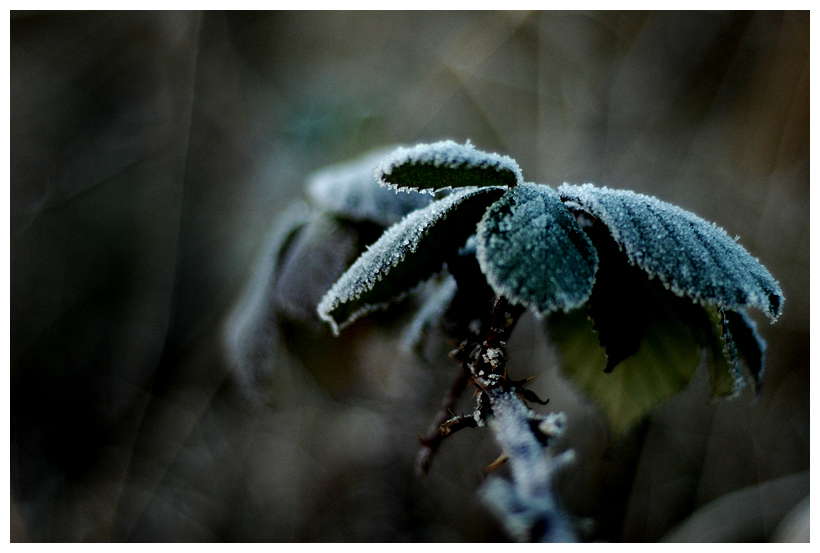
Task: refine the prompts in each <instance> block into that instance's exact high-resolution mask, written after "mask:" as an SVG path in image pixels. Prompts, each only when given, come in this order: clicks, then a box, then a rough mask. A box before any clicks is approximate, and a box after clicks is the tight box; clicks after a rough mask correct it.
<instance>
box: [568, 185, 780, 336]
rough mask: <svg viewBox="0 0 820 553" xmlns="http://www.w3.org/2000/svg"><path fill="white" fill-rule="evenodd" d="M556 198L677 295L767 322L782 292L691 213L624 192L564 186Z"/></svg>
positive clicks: (719, 231)
mask: <svg viewBox="0 0 820 553" xmlns="http://www.w3.org/2000/svg"><path fill="white" fill-rule="evenodd" d="M558 192H559V193H560V194H561V199H562V200H564V201H565V202H568V205H570V206H574V207H576V208H579V209H581V210H583V211H584V212H586V213H588V214H590V215H592V216H593V217H596V218H597V219H600V220H601V221H602V222H603V223H604V224H605V225H606V226H607V227H608V228H609V231H610V232H611V233H612V237H613V238H614V239H615V241H616V242H617V243H618V244H619V246H620V247H621V248H623V250H624V251H625V252H626V254H627V256H628V257H629V261H630V262H631V263H633V264H634V265H637V266H638V267H640V268H641V269H643V270H644V271H646V272H647V274H649V275H650V276H657V277H658V278H660V279H661V281H662V282H663V283H664V285H666V286H667V287H668V288H669V289H671V290H672V291H673V292H675V293H676V294H678V295H680V296H684V295H685V296H688V297H690V298H693V299H696V300H701V301H705V302H709V303H712V304H714V305H716V306H718V307H722V308H726V309H730V310H733V311H738V310H740V309H741V308H743V307H747V306H755V307H758V308H759V309H761V310H763V311H764V312H766V313H767V314H768V315H769V317H770V318H771V319H772V320H775V319H776V318H777V317H778V316H779V315H780V310H781V306H782V303H783V293H782V292H781V290H780V286H779V284H778V283H777V281H776V280H774V278H773V277H772V275H771V274H770V273H769V272H768V271H767V270H766V268H765V267H763V265H761V264H760V263H759V262H758V260H757V259H755V258H753V257H752V256H750V255H749V253H748V252H747V251H746V250H745V249H743V247H742V246H740V245H739V244H738V243H737V242H735V241H734V240H732V239H731V238H730V237H729V236H728V235H727V234H726V232H725V231H724V230H723V229H721V228H719V227H717V226H715V225H714V224H713V223H708V222H707V221H705V220H703V219H701V218H700V217H698V216H696V215H695V214H693V213H690V212H688V211H685V210H683V209H681V208H679V207H676V206H673V205H671V204H668V203H666V202H662V201H660V200H658V199H656V198H652V197H650V196H644V195H643V194H636V193H634V192H630V191H626V190H610V189H607V188H596V187H594V186H592V185H590V184H585V185H583V186H570V185H566V184H565V185H563V186H561V187H560V188H559V189H558Z"/></svg>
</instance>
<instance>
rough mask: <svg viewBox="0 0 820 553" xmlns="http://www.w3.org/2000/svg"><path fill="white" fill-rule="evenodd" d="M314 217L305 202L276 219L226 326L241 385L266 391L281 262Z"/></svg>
mask: <svg viewBox="0 0 820 553" xmlns="http://www.w3.org/2000/svg"><path fill="white" fill-rule="evenodd" d="M315 216H316V213H315V212H313V211H312V210H311V209H310V208H309V207H308V206H307V204H305V203H304V202H296V203H294V204H292V205H291V206H290V207H289V208H288V209H287V210H286V211H285V212H284V213H282V214H281V215H280V216H279V218H278V219H277V221H276V224H275V225H274V227H273V229H272V230H271V233H270V235H269V238H268V241H267V244H266V245H265V249H264V252H263V254H262V255H261V256H260V257H259V262H258V264H257V265H256V268H255V270H254V273H253V277H252V280H251V282H250V284H249V286H248V288H247V290H246V291H245V294H244V296H243V298H242V300H241V301H240V302H238V303H237V307H236V309H235V310H234V311H233V313H232V314H231V315H230V317H229V318H228V320H227V323H226V325H225V330H224V340H225V342H224V343H225V347H226V349H227V353H228V357H229V359H230V361H231V362H230V365H231V367H232V369H233V370H234V372H235V373H236V375H237V377H238V378H239V379H240V381H242V382H244V383H245V384H246V385H248V386H250V387H251V388H257V389H260V388H263V387H265V386H266V384H267V383H268V382H269V381H270V377H271V375H272V373H273V368H274V367H273V359H274V358H275V350H276V342H277V340H278V339H279V331H278V328H277V322H276V304H275V301H274V291H275V288H276V280H277V278H278V275H279V270H280V268H281V263H282V260H283V258H284V257H285V256H286V254H287V252H288V250H289V249H290V246H291V245H292V243H293V242H294V238H295V237H296V236H298V233H299V231H300V230H302V229H303V227H304V226H305V225H306V224H307V223H308V221H310V219H311V218H312V217H315Z"/></svg>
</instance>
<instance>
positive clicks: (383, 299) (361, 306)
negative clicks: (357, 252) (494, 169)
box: [318, 187, 504, 334]
mask: <svg viewBox="0 0 820 553" xmlns="http://www.w3.org/2000/svg"><path fill="white" fill-rule="evenodd" d="M503 192H504V188H501V187H487V188H472V189H467V190H461V191H458V192H455V193H453V194H451V195H449V196H447V197H445V198H443V199H441V200H438V201H436V202H433V203H432V204H430V205H429V206H427V207H426V208H424V209H419V210H417V211H414V212H412V213H410V214H409V215H407V216H406V217H405V218H404V219H402V220H401V221H400V222H399V223H397V224H395V225H393V226H392V227H390V228H389V229H387V230H386V231H385V233H384V234H383V235H382V236H381V238H379V239H378V240H377V241H376V242H375V243H374V244H373V245H372V246H370V248H369V249H368V250H367V251H366V252H365V253H364V254H362V256H361V257H359V259H357V260H356V262H355V263H354V264H353V265H352V266H351V267H350V269H348V271H347V272H346V273H345V274H343V275H342V276H341V278H339V280H338V281H336V283H335V284H334V285H333V287H332V288H331V289H330V290H329V291H328V293H327V294H325V296H324V298H322V301H321V302H320V303H319V306H318V312H319V316H320V317H321V318H322V319H323V320H325V321H327V322H328V323H330V325H331V327H332V328H333V332H334V333H335V334H338V333H339V330H340V329H341V328H343V327H345V326H347V325H348V324H350V323H352V322H353V321H354V320H356V319H357V318H359V317H360V316H362V315H364V314H365V313H369V312H371V311H374V310H376V309H380V308H384V307H386V306H388V305H389V304H390V303H391V302H393V301H395V300H396V299H399V298H401V297H403V296H404V295H406V294H407V293H408V292H409V291H411V290H412V289H413V288H415V287H416V286H417V285H418V284H419V283H421V282H422V281H424V280H427V279H428V278H430V277H431V276H432V275H433V274H435V273H437V272H439V271H440V270H441V267H442V264H443V263H444V261H446V260H447V258H448V257H450V256H453V255H455V254H456V253H457V252H458V250H459V249H460V248H461V247H462V246H463V245H464V243H465V242H466V241H467V238H469V236H470V235H471V234H473V232H474V231H475V225H476V223H477V222H478V220H479V219H480V218H481V216H482V215H483V213H484V211H485V210H486V209H487V206H488V205H489V204H491V203H492V202H493V201H495V200H496V199H498V198H499V197H500V196H501V195H502V193H503Z"/></svg>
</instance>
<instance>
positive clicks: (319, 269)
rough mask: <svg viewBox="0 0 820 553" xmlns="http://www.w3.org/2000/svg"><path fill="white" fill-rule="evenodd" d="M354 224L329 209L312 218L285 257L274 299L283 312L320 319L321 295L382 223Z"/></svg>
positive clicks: (300, 318)
mask: <svg viewBox="0 0 820 553" xmlns="http://www.w3.org/2000/svg"><path fill="white" fill-rule="evenodd" d="M362 226H363V225H358V226H354V225H352V224H349V223H346V222H344V221H341V220H339V219H337V218H335V217H334V216H332V215H330V214H329V213H326V212H325V213H321V214H318V215H317V216H316V217H314V218H313V220H312V221H310V223H308V224H307V225H306V226H305V228H304V229H303V230H302V232H301V233H299V236H298V237H296V239H295V240H294V242H293V246H292V247H291V248H290V251H288V252H287V254H286V256H285V257H284V258H283V259H282V263H281V270H280V272H279V275H278V277H277V280H276V289H275V292H274V301H275V302H276V307H277V309H278V310H279V312H280V313H282V314H283V315H285V316H287V317H289V318H291V319H293V320H298V321H302V322H307V323H319V322H320V321H319V319H318V317H317V316H316V306H317V305H318V304H319V301H320V300H321V299H322V296H324V295H325V293H326V292H327V291H328V290H329V289H330V287H331V286H332V285H333V283H334V282H336V279H338V278H339V277H340V276H341V275H342V274H343V273H344V272H345V271H346V270H347V269H348V268H349V267H350V265H351V264H352V263H353V262H354V261H355V260H356V258H357V257H358V256H359V254H360V253H361V251H362V250H363V249H364V245H360V242H364V243H365V244H367V243H370V242H371V241H373V240H375V239H376V238H377V237H378V233H379V231H380V227H378V226H376V225H372V224H371V225H370V226H369V227H368V228H364V229H362V228H361V227H362Z"/></svg>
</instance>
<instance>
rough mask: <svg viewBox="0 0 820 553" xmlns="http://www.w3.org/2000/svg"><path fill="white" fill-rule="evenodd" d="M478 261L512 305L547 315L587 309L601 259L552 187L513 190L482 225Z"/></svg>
mask: <svg viewBox="0 0 820 553" xmlns="http://www.w3.org/2000/svg"><path fill="white" fill-rule="evenodd" d="M477 243H478V247H477V258H478V262H479V264H480V266H481V270H482V272H483V273H484V275H485V276H486V277H487V282H488V283H489V284H490V286H492V288H493V290H495V292H496V293H497V294H499V295H503V296H505V297H507V299H509V300H510V301H511V302H513V303H517V304H520V305H524V306H526V307H529V308H531V309H533V311H534V312H535V313H536V315H544V314H546V313H549V312H551V311H554V310H556V309H563V310H564V311H567V310H569V309H572V308H574V307H577V306H579V305H581V304H582V303H584V302H585V301H586V300H587V299H588V298H589V294H590V292H591V291H592V285H593V283H594V280H595V271H596V269H597V264H598V256H597V254H596V252H595V248H594V247H593V246H592V242H590V240H589V238H587V236H586V234H584V232H583V230H581V228H580V227H579V226H578V224H577V223H576V222H575V219H574V218H573V216H572V215H571V214H570V212H569V211H568V210H567V209H566V208H565V207H564V204H563V203H561V200H560V198H559V197H558V194H557V193H556V192H555V191H554V190H553V189H551V188H550V187H548V186H544V185H541V184H532V183H524V184H521V185H519V186H516V187H515V188H512V189H510V190H508V191H507V192H506V193H505V194H504V196H503V197H502V198H501V200H499V201H498V202H496V203H495V204H494V205H493V206H492V207H491V208H490V209H489V210H488V211H487V213H486V214H485V215H484V217H483V218H482V220H481V222H480V223H479V225H478V234H477Z"/></svg>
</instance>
